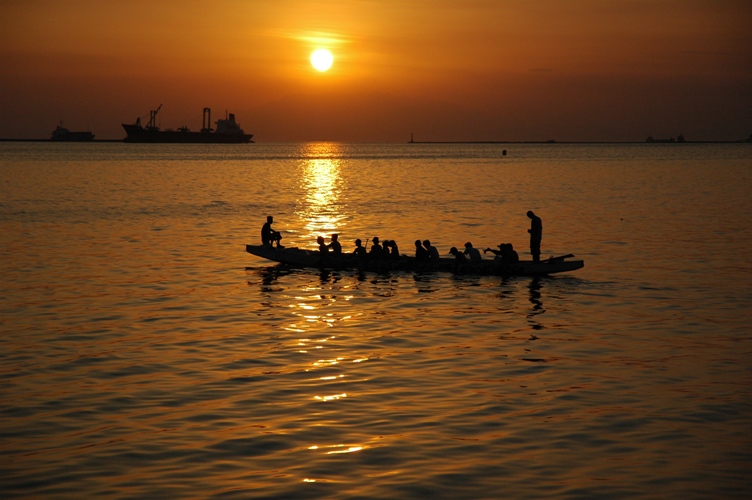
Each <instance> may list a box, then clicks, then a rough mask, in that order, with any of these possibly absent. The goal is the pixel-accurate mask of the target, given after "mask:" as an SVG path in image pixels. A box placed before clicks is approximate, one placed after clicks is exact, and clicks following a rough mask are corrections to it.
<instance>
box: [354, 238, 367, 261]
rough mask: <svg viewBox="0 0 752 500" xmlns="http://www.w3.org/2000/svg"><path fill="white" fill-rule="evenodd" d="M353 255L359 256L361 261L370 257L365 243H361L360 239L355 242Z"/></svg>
mask: <svg viewBox="0 0 752 500" xmlns="http://www.w3.org/2000/svg"><path fill="white" fill-rule="evenodd" d="M353 255H356V256H358V258H360V259H365V258H366V256H367V255H368V252H367V251H366V247H364V246H363V242H362V241H360V238H359V239H357V240H355V250H353Z"/></svg>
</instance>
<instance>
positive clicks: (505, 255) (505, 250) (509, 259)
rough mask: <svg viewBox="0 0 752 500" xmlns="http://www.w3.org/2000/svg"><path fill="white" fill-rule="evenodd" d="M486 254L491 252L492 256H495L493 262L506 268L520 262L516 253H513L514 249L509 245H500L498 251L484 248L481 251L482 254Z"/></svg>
mask: <svg viewBox="0 0 752 500" xmlns="http://www.w3.org/2000/svg"><path fill="white" fill-rule="evenodd" d="M486 252H493V254H494V255H496V257H494V261H495V262H497V263H498V264H499V265H500V266H506V265H508V264H514V263H516V262H519V261H520V256H519V255H517V252H515V251H514V247H513V246H512V244H511V243H502V244H500V245H499V249H498V250H493V249H492V248H486V249H484V250H483V253H486Z"/></svg>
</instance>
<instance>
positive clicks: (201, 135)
mask: <svg viewBox="0 0 752 500" xmlns="http://www.w3.org/2000/svg"><path fill="white" fill-rule="evenodd" d="M160 109H162V105H161V104H160V105H159V107H158V108H157V109H156V110H152V111H150V112H149V122H148V123H147V124H146V126H145V127H144V126H142V125H141V118H140V117H139V118H136V122H135V123H132V124H128V123H123V124H122V125H123V128H124V129H125V133H126V134H127V136H126V138H125V139H123V141H124V142H160V143H224V144H240V143H248V142H251V138H252V137H253V134H246V133H245V132H244V131H243V129H242V128H240V125H238V123H237V122H236V121H235V115H234V114H233V113H229V114H228V115H227V116H226V117H225V119H224V120H217V122H216V125H217V129H216V130H215V129H213V128H211V109H210V108H204V116H203V120H202V126H201V131H200V132H192V131H191V130H190V129H189V128H188V127H180V128H178V129H176V130H172V129H165V130H161V129H160V128H159V126H157V113H159V110H160Z"/></svg>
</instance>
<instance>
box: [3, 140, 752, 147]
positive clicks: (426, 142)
mask: <svg viewBox="0 0 752 500" xmlns="http://www.w3.org/2000/svg"><path fill="white" fill-rule="evenodd" d="M0 142H49V143H55V144H61V143H65V144H89V143H102V142H122V143H123V144H128V143H126V142H125V141H124V140H123V139H94V140H91V141H53V140H51V139H2V138H0ZM276 142H281V143H285V142H290V143H296V142H306V141H270V144H272V143H276ZM317 142H318V141H317ZM331 142H340V141H331ZM345 142H348V141H345ZM750 143H752V141H750V140H749V139H741V140H736V141H682V142H664V141H655V142H647V141H407V142H384V143H376V144H552V145H553V144H649V145H666V144H669V145H675V146H681V145H683V144H750Z"/></svg>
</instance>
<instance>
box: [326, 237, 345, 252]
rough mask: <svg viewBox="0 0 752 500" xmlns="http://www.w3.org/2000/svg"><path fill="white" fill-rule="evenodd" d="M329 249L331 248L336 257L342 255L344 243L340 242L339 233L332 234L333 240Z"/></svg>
mask: <svg viewBox="0 0 752 500" xmlns="http://www.w3.org/2000/svg"><path fill="white" fill-rule="evenodd" d="M328 248H329V250H331V252H332V255H334V256H335V257H339V256H340V255H342V244H341V243H340V242H339V235H338V234H333V235H332V242H331V243H329V245H328Z"/></svg>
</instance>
